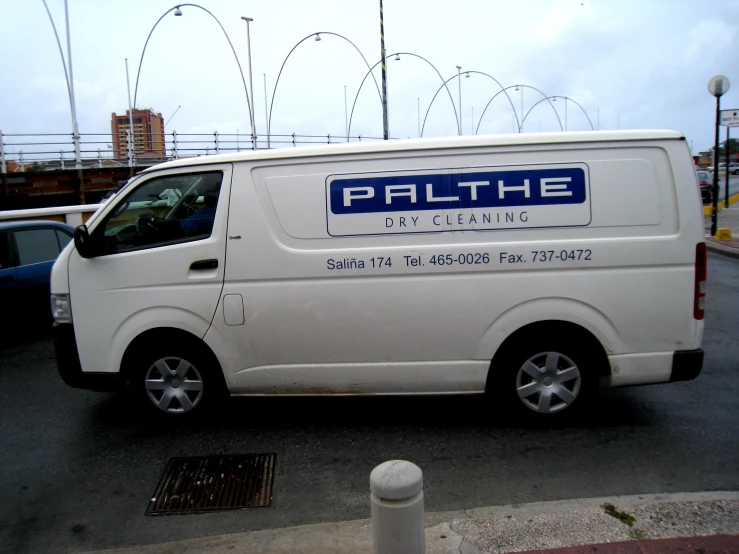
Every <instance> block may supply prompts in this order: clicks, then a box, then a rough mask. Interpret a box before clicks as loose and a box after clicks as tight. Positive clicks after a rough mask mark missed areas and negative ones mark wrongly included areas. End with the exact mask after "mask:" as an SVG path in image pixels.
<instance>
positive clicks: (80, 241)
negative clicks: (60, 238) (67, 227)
mask: <svg viewBox="0 0 739 554" xmlns="http://www.w3.org/2000/svg"><path fill="white" fill-rule="evenodd" d="M74 247H75V248H76V249H77V252H79V254H80V256H82V257H83V258H94V257H95V252H94V248H93V247H92V241H91V240H90V233H89V232H88V230H87V225H80V226H79V227H77V228H76V229H75V230H74Z"/></svg>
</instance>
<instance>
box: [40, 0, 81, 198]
mask: <svg viewBox="0 0 739 554" xmlns="http://www.w3.org/2000/svg"><path fill="white" fill-rule="evenodd" d="M43 2H44V8H46V13H47V15H48V16H49V21H50V22H51V28H52V29H53V30H54V36H55V37H56V44H57V46H58V47H59V55H60V56H61V58H62V66H64V78H65V79H66V81H67V94H68V95H69V108H70V112H71V115H72V141H73V143H74V164H75V167H76V168H77V177H78V179H79V196H80V203H82V204H84V203H85V189H84V182H83V180H82V154H81V151H80V130H79V127H78V125H77V106H76V102H75V99H74V70H73V67H72V37H71V36H70V34H69V6H68V4H67V0H64V20H65V23H66V29H67V59H66V61H65V59H64V51H63V50H62V43H61V41H60V40H59V33H57V32H56V25H55V24H54V18H53V17H51V12H50V11H49V6H48V5H47V4H46V0H43ZM67 66H69V72H67Z"/></svg>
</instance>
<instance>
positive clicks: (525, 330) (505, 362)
mask: <svg viewBox="0 0 739 554" xmlns="http://www.w3.org/2000/svg"><path fill="white" fill-rule="evenodd" d="M558 345H561V348H560V347H559V346H558ZM548 350H551V351H556V352H559V353H561V354H563V355H564V357H565V358H566V357H567V356H572V357H574V358H575V359H577V360H581V361H583V360H584V361H586V362H587V364H586V366H587V367H582V366H581V369H582V370H583V372H584V375H583V381H584V382H585V383H586V385H587V386H586V390H585V391H584V392H585V396H586V399H585V402H587V397H592V396H594V393H595V392H596V391H597V384H598V380H599V379H600V377H603V376H608V375H610V363H609V361H608V355H607V354H606V351H605V349H604V348H603V345H602V344H601V342H600V341H599V340H598V339H597V338H596V337H595V335H593V334H592V333H591V332H590V331H589V330H587V329H585V328H584V327H582V326H580V325H578V324H576V323H571V322H568V321H560V320H547V321H538V322H535V323H530V324H528V325H525V326H523V327H521V328H519V329H517V330H516V331H514V332H513V333H511V334H510V335H509V336H508V338H506V340H505V341H503V344H501V345H500V347H499V348H498V350H497V351H496V353H495V356H494V357H493V359H492V361H491V363H490V368H489V369H488V375H487V380H486V383H485V392H486V393H487V394H488V395H495V394H499V393H500V392H501V384H503V385H505V386H504V387H503V390H502V392H503V394H504V396H506V397H507V398H508V399H509V400H510V401H511V402H514V401H513V400H511V399H513V398H514V396H515V389H513V390H508V389H509V385H512V384H513V383H514V381H513V380H512V376H513V375H514V374H515V371H517V370H518V368H519V367H520V366H521V363H522V362H524V361H525V360H526V359H527V358H528V354H532V353H533V354H536V353H537V352H540V351H548ZM514 370H515V371H514ZM542 371H543V370H542ZM510 388H511V389H512V387H510ZM515 403H516V404H518V406H517V407H518V408H520V407H521V406H523V404H522V403H521V402H518V401H515ZM579 403H580V404H582V403H583V401H580V402H579ZM508 404H510V402H509V403H508ZM563 411H568V410H563ZM549 415H551V414H549Z"/></svg>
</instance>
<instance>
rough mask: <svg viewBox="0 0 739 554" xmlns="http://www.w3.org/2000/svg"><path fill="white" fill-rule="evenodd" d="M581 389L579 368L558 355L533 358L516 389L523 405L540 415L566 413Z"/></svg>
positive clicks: (542, 354)
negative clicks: (563, 411)
mask: <svg viewBox="0 0 739 554" xmlns="http://www.w3.org/2000/svg"><path fill="white" fill-rule="evenodd" d="M581 386H582V377H581V375H580V370H579V369H578V368H577V365H576V364H575V362H573V361H572V360H571V359H570V358H568V357H567V356H565V355H564V354H561V353H559V352H540V353H539V354H536V355H534V356H531V357H530V358H529V359H528V360H526V361H525V362H524V363H523V365H522V366H521V367H520V368H519V370H518V374H517V375H516V390H517V392H518V397H519V398H520V399H521V402H523V403H524V405H525V406H526V407H527V408H530V409H531V410H534V411H535V412H538V413H540V414H552V413H555V412H560V411H562V410H564V409H565V408H566V407H567V406H569V405H571V404H572V403H573V402H574V401H575V400H576V399H577V395H578V394H579V393H580V388H581Z"/></svg>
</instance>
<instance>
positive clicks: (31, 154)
mask: <svg viewBox="0 0 739 554" xmlns="http://www.w3.org/2000/svg"><path fill="white" fill-rule="evenodd" d="M123 138H124V139H125V137H123ZM268 139H269V140H268ZM363 140H382V137H366V136H362V135H358V136H352V137H347V136H346V135H331V134H330V133H328V134H326V135H300V134H297V133H292V134H289V135H275V134H270V135H269V137H267V135H257V136H255V137H252V135H251V134H246V135H245V134H241V133H220V132H218V131H214V132H213V133H178V132H177V131H172V132H170V133H166V134H165V135H164V144H161V142H160V143H159V144H157V142H156V141H153V142H151V141H150V140H149V138H147V139H146V141H147V142H149V144H147V146H148V147H150V148H149V150H147V151H143V147H142V144H143V142H144V141H143V140H140V139H139V137H136V139H135V140H134V141H132V142H133V143H135V144H136V147H137V153H136V154H135V156H134V162H135V163H134V165H152V164H154V163H159V162H163V161H167V160H173V159H178V158H187V157H195V156H204V155H209V154H221V153H226V152H240V151H242V150H253V149H255V148H256V149H259V150H262V149H266V148H267V144H268V143H269V145H270V147H272V148H275V147H276V148H285V147H296V146H303V145H309V144H335V143H342V142H350V141H351V142H357V141H363ZM80 152H81V157H82V159H81V166H82V167H111V166H129V165H130V164H129V159H128V156H127V155H124V156H123V157H116V156H115V152H114V143H113V136H112V135H111V133H80ZM0 164H1V167H0V171H2V173H14V172H19V171H27V170H31V169H32V170H34V171H43V170H47V169H73V168H75V167H76V165H75V151H74V142H73V140H72V133H5V134H4V133H3V132H2V131H0Z"/></svg>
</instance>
